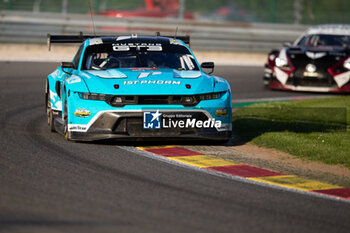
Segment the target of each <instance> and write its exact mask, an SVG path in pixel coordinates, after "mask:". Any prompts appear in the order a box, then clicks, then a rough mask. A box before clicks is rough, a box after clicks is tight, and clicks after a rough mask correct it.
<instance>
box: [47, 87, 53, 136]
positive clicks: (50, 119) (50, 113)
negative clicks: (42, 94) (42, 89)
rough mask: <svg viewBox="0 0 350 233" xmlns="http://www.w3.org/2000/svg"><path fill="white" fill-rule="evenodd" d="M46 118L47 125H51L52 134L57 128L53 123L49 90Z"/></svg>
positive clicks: (48, 91) (48, 92)
mask: <svg viewBox="0 0 350 233" xmlns="http://www.w3.org/2000/svg"><path fill="white" fill-rule="evenodd" d="M46 117H47V124H48V125H49V129H50V131H51V132H55V126H54V122H53V112H52V108H51V101H50V90H49V89H48V90H47V93H46Z"/></svg>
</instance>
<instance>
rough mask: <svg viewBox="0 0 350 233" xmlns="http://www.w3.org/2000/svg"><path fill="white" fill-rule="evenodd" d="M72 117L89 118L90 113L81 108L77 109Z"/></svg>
mask: <svg viewBox="0 0 350 233" xmlns="http://www.w3.org/2000/svg"><path fill="white" fill-rule="evenodd" d="M74 116H77V117H88V116H91V113H90V111H89V110H86V109H83V108H78V109H77V110H75V112H74Z"/></svg>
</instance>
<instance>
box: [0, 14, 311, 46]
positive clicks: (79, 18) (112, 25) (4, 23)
mask: <svg viewBox="0 0 350 233" xmlns="http://www.w3.org/2000/svg"><path fill="white" fill-rule="evenodd" d="M94 24H95V29H96V34H103V35H130V34H131V33H134V34H139V35H146V34H147V35H150V34H154V33H155V32H157V31H159V32H161V33H164V34H174V32H175V30H176V28H178V34H189V35H190V36H191V46H192V48H194V49H197V50H217V51H244V52H267V51H269V50H270V49H272V48H278V47H281V45H282V43H283V42H285V41H293V40H295V39H296V38H297V37H298V35H300V33H302V32H303V31H304V30H305V29H306V26H301V25H283V24H261V23H259V24H258V23H237V22H212V21H192V20H190V21H188V20H178V19H153V18H106V17H101V16H94ZM91 25H92V21H91V17H90V15H78V14H57V13H30V12H14V11H0V41H1V42H11V43H13V42H18V43H45V42H46V35H47V33H51V34H77V33H79V32H80V31H82V32H83V33H87V34H92V31H93V30H92V26H91Z"/></svg>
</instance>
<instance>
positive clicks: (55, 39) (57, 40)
mask: <svg viewBox="0 0 350 233" xmlns="http://www.w3.org/2000/svg"><path fill="white" fill-rule="evenodd" d="M157 36H162V37H169V38H174V39H180V40H182V41H183V42H184V43H185V44H186V45H188V46H190V36H188V35H187V36H174V35H160V33H159V32H157V33H156V35H152V37H157ZM96 37H117V36H115V35H113V36H111V35H109V36H107V35H83V33H82V32H80V33H79V35H51V34H47V45H48V48H49V51H50V50H51V44H53V43H54V44H64V43H66V44H68V43H82V42H84V41H85V40H87V39H91V38H96Z"/></svg>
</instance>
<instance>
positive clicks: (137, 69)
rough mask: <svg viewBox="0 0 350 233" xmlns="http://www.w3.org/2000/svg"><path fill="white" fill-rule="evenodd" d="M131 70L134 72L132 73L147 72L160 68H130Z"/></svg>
mask: <svg viewBox="0 0 350 233" xmlns="http://www.w3.org/2000/svg"><path fill="white" fill-rule="evenodd" d="M130 70H132V71H147V70H158V68H156V67H152V68H147V67H143V68H130Z"/></svg>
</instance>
